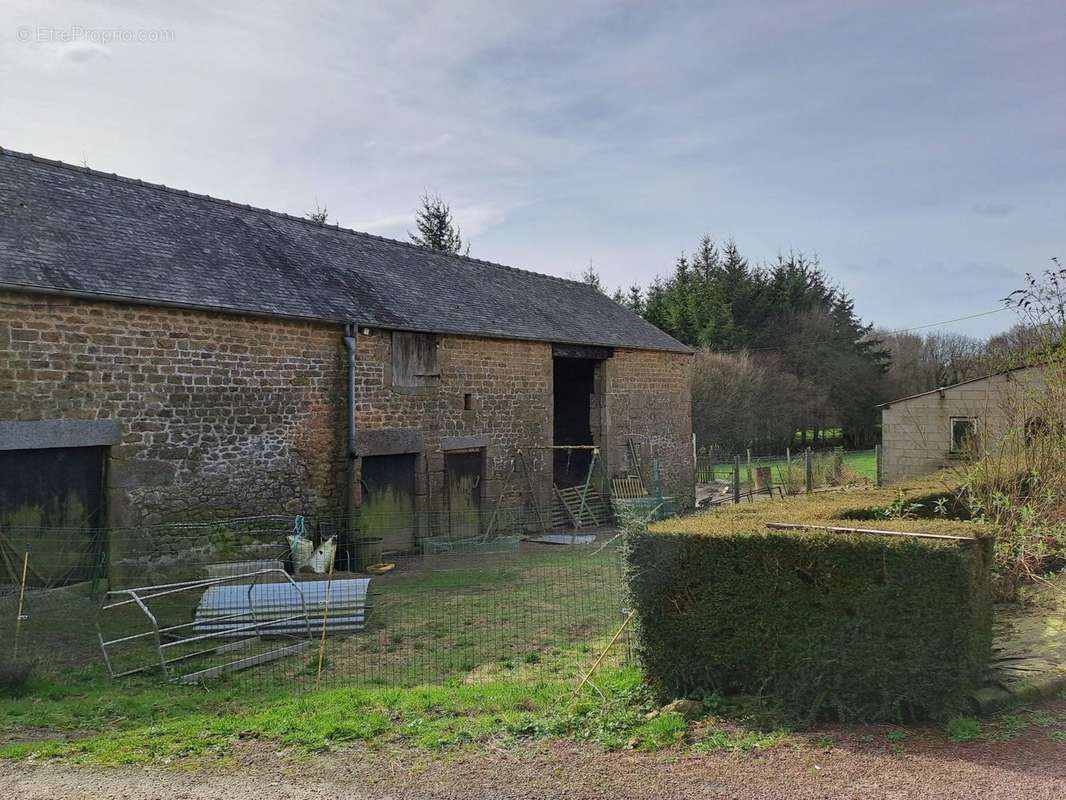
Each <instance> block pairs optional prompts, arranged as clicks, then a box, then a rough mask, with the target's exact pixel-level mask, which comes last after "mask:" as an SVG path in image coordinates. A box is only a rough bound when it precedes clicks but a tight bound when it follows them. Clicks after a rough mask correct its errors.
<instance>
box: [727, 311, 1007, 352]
mask: <svg viewBox="0 0 1066 800" xmlns="http://www.w3.org/2000/svg"><path fill="white" fill-rule="evenodd" d="M1009 310H1010V309H1008V308H994V309H992V310H991V311H979V312H977V313H976V314H967V315H966V316H965V317H956V318H955V319H945V320H942V321H940V322H927V323H926V324H924V325H915V326H913V327H910V328H899V329H897V330H894V331H883V332H882V331H875V332H874V333H876V335H877V336H897V335H899V334H901V333H910V332H912V331H920V330H925V329H926V328H937V327H940V326H941V325H950V324H952V323H953V322H964V321H966V320H968V319H977V318H978V317H987V316H990V315H991V314H1000V313H1002V312H1004V311H1009ZM784 349H785V348H784V347H781V346H780V345H774V346H771V347H737V348H733V349H731V350H711V352H712V353H724V354H728V353H761V352H766V351H774V350H784Z"/></svg>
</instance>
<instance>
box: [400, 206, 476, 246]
mask: <svg viewBox="0 0 1066 800" xmlns="http://www.w3.org/2000/svg"><path fill="white" fill-rule="evenodd" d="M421 202H422V207H421V208H420V209H419V210H418V211H417V213H416V215H415V227H417V228H418V232H417V233H412V232H410V231H408V233H407V235H408V236H410V237H411V241H412V242H414V243H415V244H417V245H418V246H419V247H425V248H426V249H427V250H435V251H436V252H438V253H448V254H449V255H453V256H454V255H463V256H466V255H470V244H469V243H464V242H463V237H462V235H461V232H460V230H459V226H458V225H456V224H455V222H454V221H453V220H452V211H451V209H450V208H449V207H448V204H447V203H445V202H444V200H442V199H441V197H440V195H438V194H432V195H431V194H424V195H422V198H421Z"/></svg>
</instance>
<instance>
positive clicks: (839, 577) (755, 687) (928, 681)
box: [626, 499, 992, 721]
mask: <svg viewBox="0 0 1066 800" xmlns="http://www.w3.org/2000/svg"><path fill="white" fill-rule="evenodd" d="M792 502H793V503H795V502H796V501H792ZM844 504H845V501H841V500H839V499H838V500H837V501H836V503H835V504H831V505H837V506H838V510H839V507H843V505H844ZM770 505H771V504H770V503H763V504H762V508H761V509H760V510H758V511H752V512H750V513H748V514H742V513H741V512H740V511H739V509H738V510H737V511H736V512H735V513H734V514H733V518H732V519H731V520H728V521H727V522H726V523H724V524H723V520H722V519H721V518H720V517H717V516H716V515H707V516H706V517H702V518H700V517H697V518H689V519H687V520H679V521H675V522H665V523H660V524H658V525H655V526H652V529H651V530H650V531H648V532H639V531H636V532H631V533H630V534H628V536H627V546H626V576H627V581H628V586H629V591H630V594H631V598H630V602H631V604H632V606H633V608H634V609H635V610H636V612H637V621H638V623H639V624H638V634H637V652H638V655H639V657H640V659H641V661H642V663H643V666H644V669H645V673H646V676H647V679H648V680H649V682H650V684H651V686H652V688H653V689H654V690H656V691H657V693H658V694H659V695H661V696H662V697H663V698H668V697H681V696H695V697H700V696H703V695H705V694H706V693H709V692H714V691H719V692H723V693H726V694H763V695H766V696H769V697H771V698H773V699H775V700H777V701H779V702H780V703H781V704H782V705H783V706H784V707H785V708H786V709H788V710H789V711H790V712H791V714H792V715H793V716H794V717H795V718H796V719H797V720H800V721H809V720H812V719H814V718H818V717H829V718H836V719H839V720H842V721H858V720H902V719H913V718H922V717H935V718H944V717H947V716H949V715H950V714H951V712H952V711H954V710H957V709H958V708H960V707H962V706H963V704H964V702H965V695H966V693H967V692H968V691H969V690H970V689H972V688H974V687H975V685H976V682H977V681H978V680H979V677H980V675H981V672H982V670H983V668H984V666H985V664H986V662H987V660H988V657H989V654H990V649H991V622H992V608H991V597H990V581H989V562H990V559H991V548H990V547H989V546H988V540H987V539H978V540H974V541H972V542H955V541H946V540H931V539H916V538H909V537H889V536H874V535H870V534H842V533H831V532H827V531H816V530H806V531H787V532H783V531H767V530H765V529H764V527H765V520H766V518H767V517H771V518H772V516H771V515H775V516H778V517H781V516H784V517H786V519H787V516H788V515H787V514H785V513H784V510H783V509H782V508H781V507H782V506H784V505H788V504H787V503H779V504H777V508H776V510H775V511H770V510H768V508H767V507H769V506H770ZM749 508H751V507H749ZM808 511H809V510H808ZM797 515H798V516H801V517H802V516H804V515H803V514H802V513H800V512H799V511H797V510H796V509H795V508H793V516H797ZM701 520H703V521H704V522H705V526H706V527H708V528H710V527H718V528H724V529H725V530H724V531H720V532H718V533H709V534H704V535H699V534H698V533H693V532H685V531H686V530H687V531H693V530H698V528H699V522H700V521H701ZM745 521H746V522H747V523H748V524H747V525H744V522H745ZM895 522H896V523H897V525H903V524H906V523H910V524H914V523H915V522H916V521H911V520H897V521H895ZM923 522H926V523H929V522H930V521H923ZM954 524H956V525H963V524H972V523H954ZM672 526H673V527H677V528H679V529H681V530H679V531H671V530H670V528H671V527H672ZM730 529H732V530H730Z"/></svg>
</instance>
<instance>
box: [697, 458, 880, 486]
mask: <svg viewBox="0 0 1066 800" xmlns="http://www.w3.org/2000/svg"><path fill="white" fill-rule="evenodd" d="M817 455H825V453H824V452H823V451H818V453H817ZM751 463H752V468H753V469H754V468H755V467H770V468H771V469H772V470H773V472H772V476H773V480H774V483H775V485H787V484H788V483H789V481H788V462H787V460H786V459H785V457H784V456H781V457H779V458H753V459H752V462H751ZM844 466H845V467H846V468H847V469H849V470H850V471H851V472H852V473H854V474H855V475H856V476H857V477H859V478H861V479H864V480H868V481H876V480H877V456H876V452H875V451H874V450H851V451H848V452H847V453H845V454H844ZM792 472H793V480H794V481H796V480H802V477H803V453H802V451H800V450H799V449H797V450H796V452H794V453H793V454H792ZM732 473H733V463H732V462H722V463H720V464H715V465H714V475H715V477H716V478H718V479H720V480H729V479H730V475H732ZM740 480H741V483H742V484H743V485H747V482H748V480H747V462H746V460H745V459H744V457H743V455H742V456H741V459H740Z"/></svg>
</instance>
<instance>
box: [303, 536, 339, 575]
mask: <svg viewBox="0 0 1066 800" xmlns="http://www.w3.org/2000/svg"><path fill="white" fill-rule="evenodd" d="M336 554H337V537H336V536H331V537H329V538H328V539H326V541H324V542H322V544H320V545H319V546H318V549H317V550H315V552H314V555H312V556H311V561H310V563H311V570H312V571H314V572H317V573H318V574H319V575H322V574H324V573H326V572H329V571H330V568H331V567H332V566H333V556H335V555H336Z"/></svg>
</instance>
